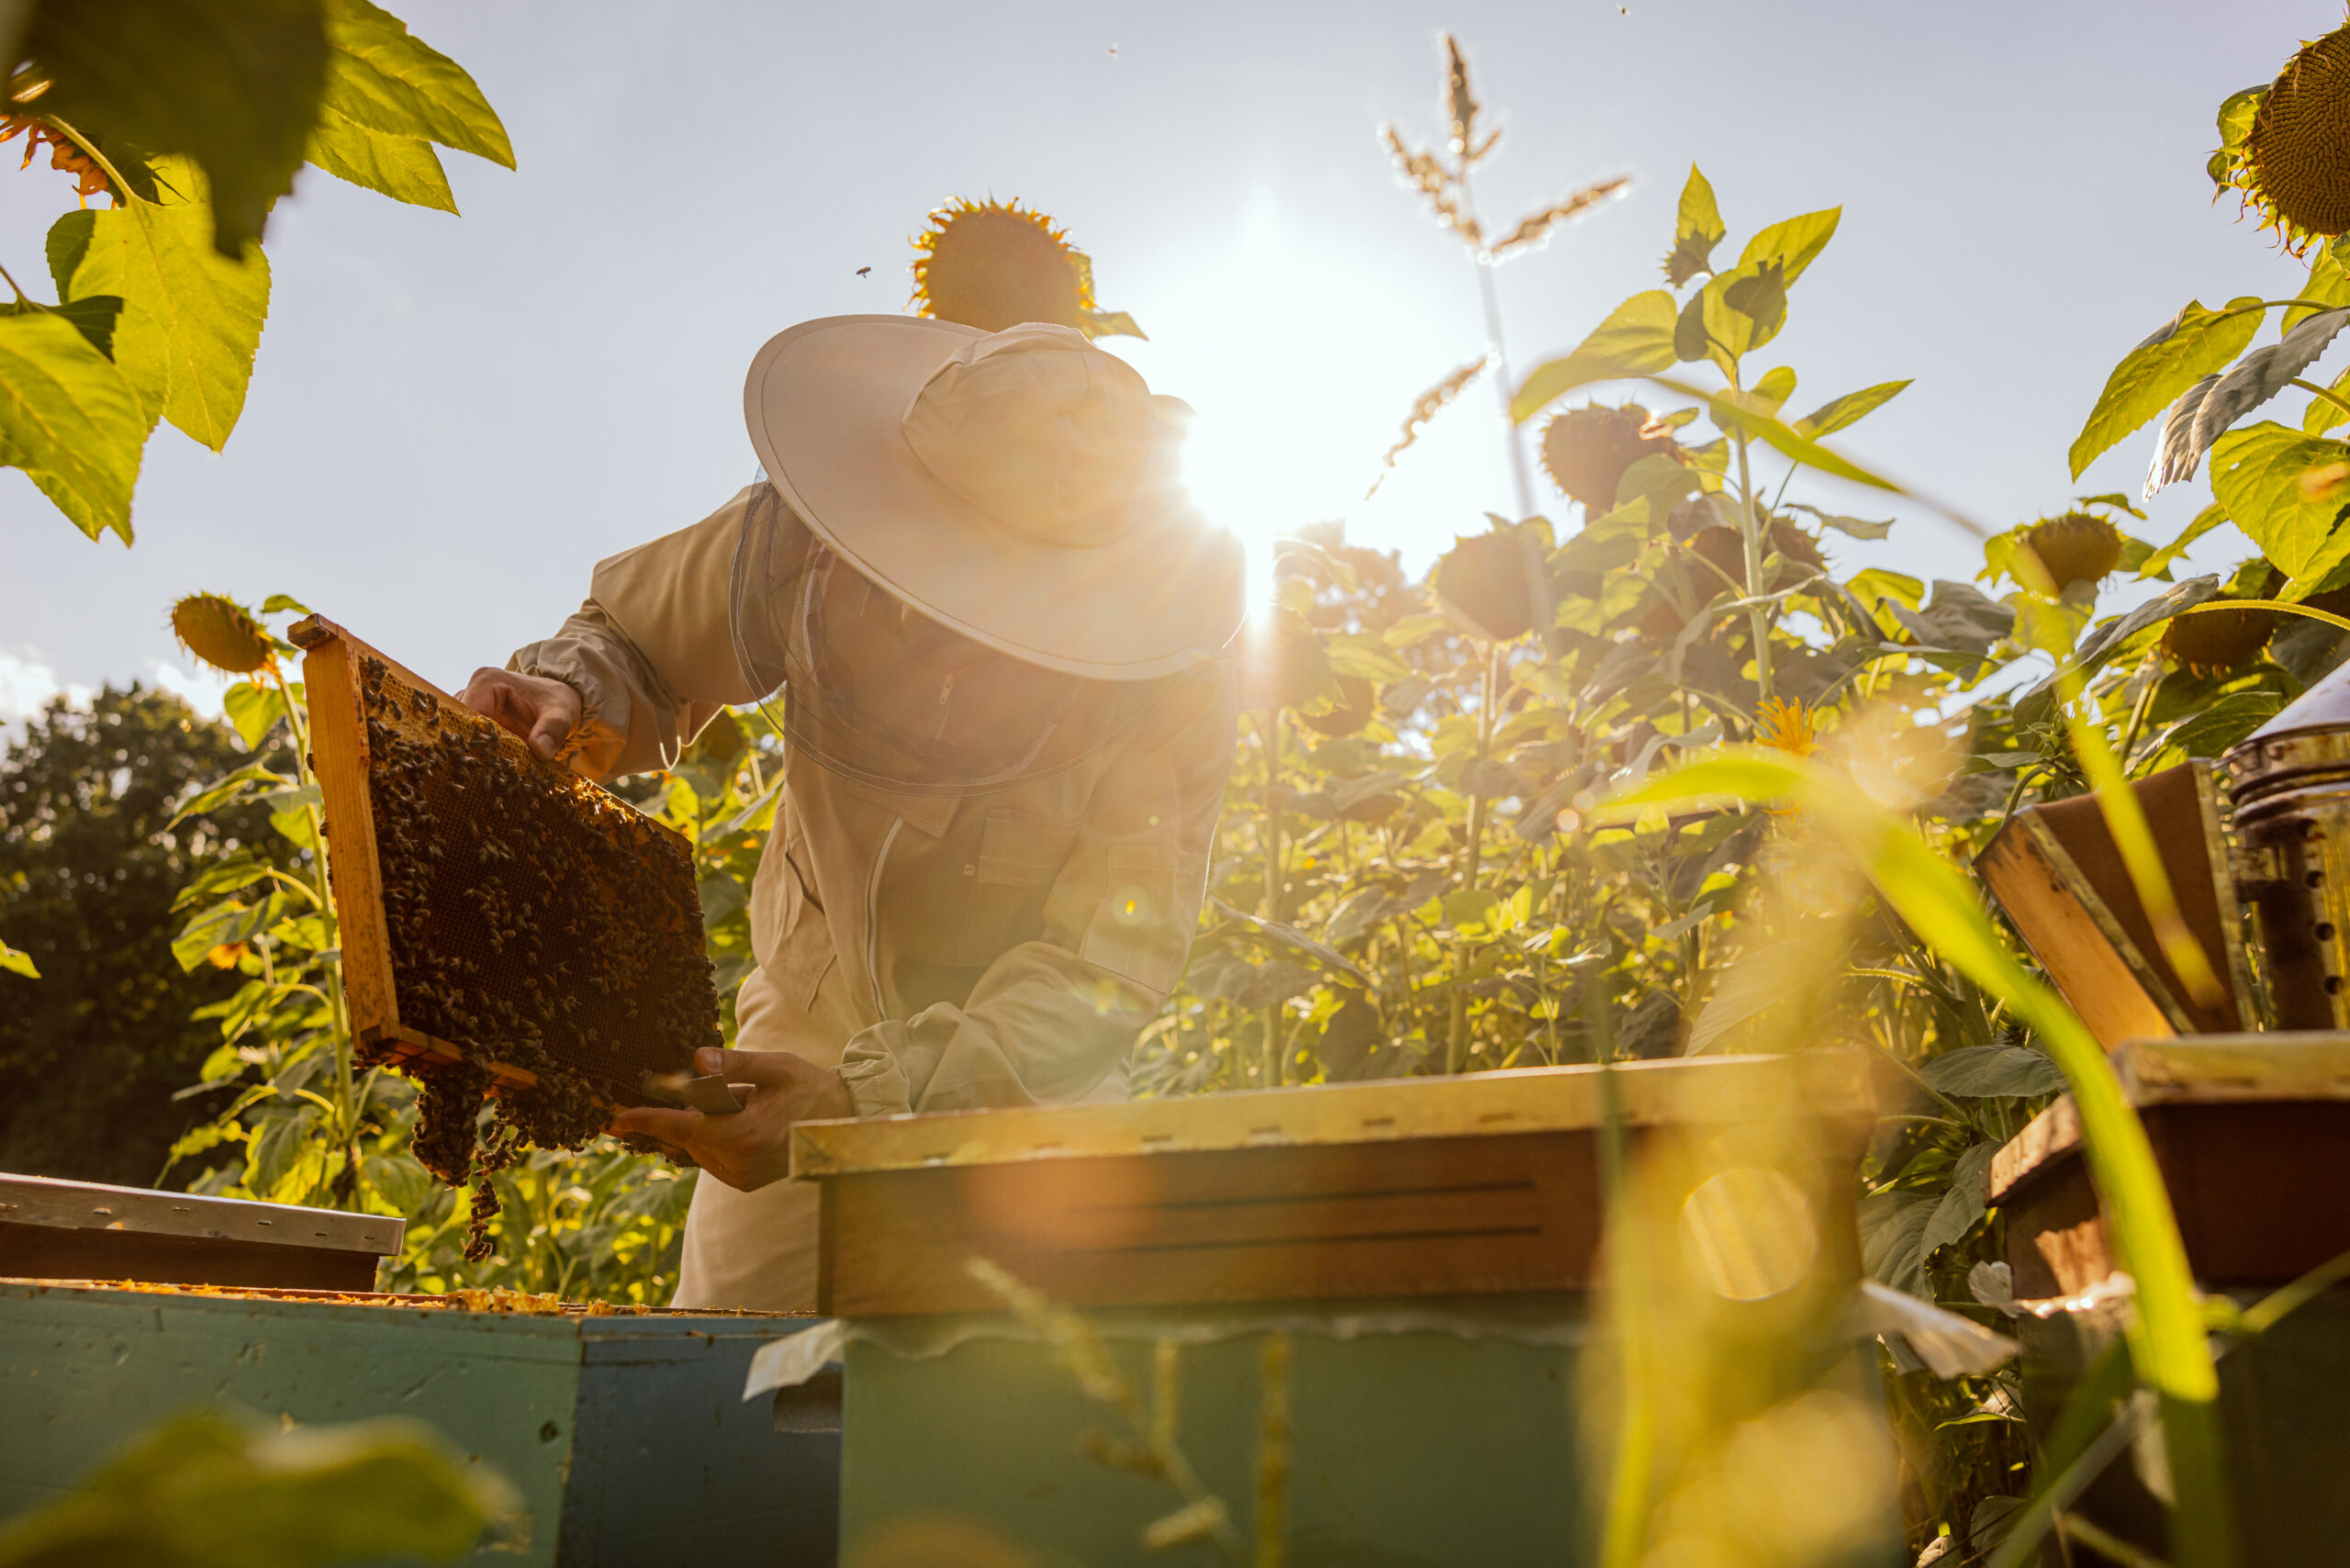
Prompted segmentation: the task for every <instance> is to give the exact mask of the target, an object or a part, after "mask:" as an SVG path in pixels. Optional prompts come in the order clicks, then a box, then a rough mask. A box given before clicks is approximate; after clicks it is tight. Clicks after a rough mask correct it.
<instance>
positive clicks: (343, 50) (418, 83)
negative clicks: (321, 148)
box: [325, 0, 514, 200]
mask: <svg viewBox="0 0 2350 1568" xmlns="http://www.w3.org/2000/svg"><path fill="white" fill-rule="evenodd" d="M326 13H327V39H328V41H329V42H330V44H331V45H332V46H333V52H332V55H331V57H330V60H329V62H328V66H327V81H326V97H325V101H326V103H327V105H328V106H329V107H330V108H332V109H334V110H335V111H336V112H338V113H340V114H341V115H342V116H344V117H345V118H349V119H351V120H353V122H355V123H357V124H359V125H362V126H364V127H365V128H366V129H369V130H375V131H380V132H382V133H383V134H385V135H386V136H406V137H421V138H423V139H424V140H428V141H437V142H439V143H440V144H441V145H442V146H443V147H451V148H454V149H456V150H457V151H460V152H471V153H474V154H476V156H478V157H483V158H487V159H488V160H489V161H490V162H494V163H503V164H504V165H505V166H506V167H508V168H509V169H510V168H512V167H513V166H514V147H513V143H511V142H510V141H509V140H507V138H506V127H505V126H503V125H502V124H500V123H499V122H498V111H497V110H495V109H493V108H491V107H490V106H489V100H487V98H485V97H483V96H482V93H481V89H480V88H479V87H477V86H476V85H475V84H474V79H473V78H472V77H471V76H469V75H467V74H466V73H465V71H464V67H463V66H461V65H459V64H458V63H457V62H455V61H453V60H451V59H450V58H449V57H448V56H447V55H445V54H442V52H441V51H440V50H436V49H434V48H432V47H431V45H430V44H427V43H426V42H425V41H424V40H423V39H420V38H418V37H417V36H416V35H415V34H413V33H411V32H409V31H408V24H407V23H405V22H403V21H401V20H400V19H399V18H398V17H395V16H393V15H392V14H391V13H390V12H388V11H386V10H385V9H383V8H382V7H381V6H375V5H372V4H370V3H369V0H327V6H326ZM401 199H402V200H406V199H407V198H406V197H402V198H401Z"/></svg>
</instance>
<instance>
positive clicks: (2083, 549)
mask: <svg viewBox="0 0 2350 1568" xmlns="http://www.w3.org/2000/svg"><path fill="white" fill-rule="evenodd" d="M2023 544H2024V548H2025V549H2027V550H2030V551H2031V553H2032V554H2034V555H2036V556H2037V557H2039V560H2040V564H2041V565H2042V566H2045V567H2046V568H2048V576H2049V577H2050V579H2051V580H2052V581H2053V583H2054V585H2055V589H2056V591H2057V592H2058V593H2062V592H2064V591H2065V589H2066V588H2070V587H2072V586H2073V585H2074V584H2075V583H2097V582H2102V581H2104V580H2105V579H2106V577H2109V575H2111V573H2112V571H2113V569H2114V568H2115V567H2116V566H2120V565H2121V530H2119V529H2117V528H2115V527H2114V526H2113V524H2111V523H2109V522H2108V521H2105V519H2103V518H2101V517H2098V516H2097V515H2096V514H2095V513H2093V512H2085V511H2068V512H2066V513H2065V515H2064V516H2062V517H2051V518H2042V520H2041V521H2038V522H2035V523H2033V524H2032V525H2031V527H2030V528H2028V529H2026V530H2025V531H2024V535H2023Z"/></svg>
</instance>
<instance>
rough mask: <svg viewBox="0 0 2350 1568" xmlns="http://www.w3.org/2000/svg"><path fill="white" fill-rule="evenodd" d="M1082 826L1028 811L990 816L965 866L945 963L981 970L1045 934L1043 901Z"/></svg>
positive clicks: (1066, 860)
mask: <svg viewBox="0 0 2350 1568" xmlns="http://www.w3.org/2000/svg"><path fill="white" fill-rule="evenodd" d="M1080 826H1081V824H1080V823H1073V822H1060V821H1057V820H1056V819H1054V818H1051V817H1046V816H1039V815H1037V814H1035V813H1034V812H1013V811H999V812H989V813H988V817H987V822H986V823H985V824H984V825H983V826H982V827H981V829H980V832H979V854H978V856H977V857H976V858H974V859H970V860H968V861H966V862H964V864H963V867H962V881H963V883H964V886H965V889H966V890H967V893H968V897H967V899H966V900H965V901H964V917H963V919H962V920H961V921H960V922H959V923H958V924H957V929H956V931H955V933H954V935H952V936H950V937H949V938H948V941H947V954H946V962H947V963H948V964H950V965H954V966H957V967H959V968H966V969H983V968H985V967H986V966H987V965H989V964H991V963H993V962H995V960H996V959H997V958H1000V957H1002V955H1003V953H1004V952H1005V951H1006V950H1008V949H1010V948H1013V947H1016V946H1019V945H1020V944H1021V943H1023V942H1027V941H1032V940H1034V939H1035V937H1037V936H1039V935H1043V933H1044V928H1045V900H1046V897H1047V896H1048V895H1049V894H1050V893H1051V892H1052V889H1053V883H1054V882H1055V881H1056V880H1057V879H1058V878H1059V876H1060V874H1061V868H1063V867H1064V866H1066V865H1068V864H1069V852H1070V851H1071V850H1072V849H1074V848H1075V847H1076V846H1077V835H1078V833H1079V831H1080Z"/></svg>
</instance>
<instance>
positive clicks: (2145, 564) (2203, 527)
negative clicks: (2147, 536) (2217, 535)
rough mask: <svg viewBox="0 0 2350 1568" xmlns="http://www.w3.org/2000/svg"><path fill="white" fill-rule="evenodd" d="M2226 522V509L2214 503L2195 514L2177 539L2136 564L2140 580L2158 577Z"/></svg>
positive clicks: (2180, 531)
mask: <svg viewBox="0 0 2350 1568" xmlns="http://www.w3.org/2000/svg"><path fill="white" fill-rule="evenodd" d="M2225 521H2228V509H2227V508H2225V507H2223V506H2221V505H2219V504H2218V503H2216V502H2214V503H2213V504H2212V505H2210V506H2208V507H2205V508H2204V509H2203V510H2201V511H2199V512H2197V513H2196V514H2195V521H2192V522H2190V523H2188V525H2187V526H2186V527H2185V528H2183V529H2181V530H2179V534H2178V537H2177V538H2176V539H2174V540H2172V541H2171V542H2170V543H2167V544H2165V545H2164V546H2163V547H2162V548H2161V549H2159V550H2157V551H2155V552H2154V554H2151V555H2149V556H2147V557H2146V558H2145V559H2144V560H2143V561H2141V562H2139V563H2138V576H2139V577H2142V578H2143V577H2156V576H2159V575H2160V574H2161V573H2163V572H2164V571H2165V570H2167V569H2168V568H2169V566H2170V565H2171V563H2173V562H2174V561H2177V560H2178V559H2179V558H2180V557H2181V556H2183V555H2185V554H2187V547H2188V545H2190V544H2192V543H2195V542H2196V541H2197V540H2199V539H2200V538H2202V537H2203V536H2204V535H2205V534H2207V533H2209V532H2211V531H2212V530H2213V529H2215V528H2217V527H2219V526H2220V525H2221V523H2223V522H2225Z"/></svg>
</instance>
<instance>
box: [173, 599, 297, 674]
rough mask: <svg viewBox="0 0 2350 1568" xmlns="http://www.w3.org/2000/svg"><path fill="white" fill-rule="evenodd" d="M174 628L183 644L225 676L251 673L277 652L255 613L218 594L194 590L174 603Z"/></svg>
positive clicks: (267, 663) (266, 665) (264, 664)
mask: <svg viewBox="0 0 2350 1568" xmlns="http://www.w3.org/2000/svg"><path fill="white" fill-rule="evenodd" d="M172 631H173V634H174V635H176V636H177V637H178V638H179V640H180V646H181V647H183V648H185V649H186V650H187V651H188V652H189V653H190V654H193V655H195V656H196V658H197V659H199V660H201V661H202V662H204V663H205V664H207V665H210V666H212V667H213V668H214V669H217V670H218V671H220V672H221V673H222V674H223V675H251V674H252V673H253V672H254V671H255V670H259V669H264V668H266V667H268V666H269V663H270V661H271V660H272V659H274V657H276V654H277V649H276V644H274V643H273V642H272V641H271V640H270V635H269V633H268V631H267V629H266V628H264V627H263V625H262V623H261V622H258V621H256V620H254V619H253V616H252V611H251V610H247V609H246V608H245V607H244V606H243V605H241V604H239V603H238V602H237V601H236V600H235V599H229V598H227V597H225V596H223V595H220V594H217V593H192V594H190V595H188V596H187V597H186V598H185V599H181V600H180V601H179V602H178V603H176V604H174V605H173V606H172Z"/></svg>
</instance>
